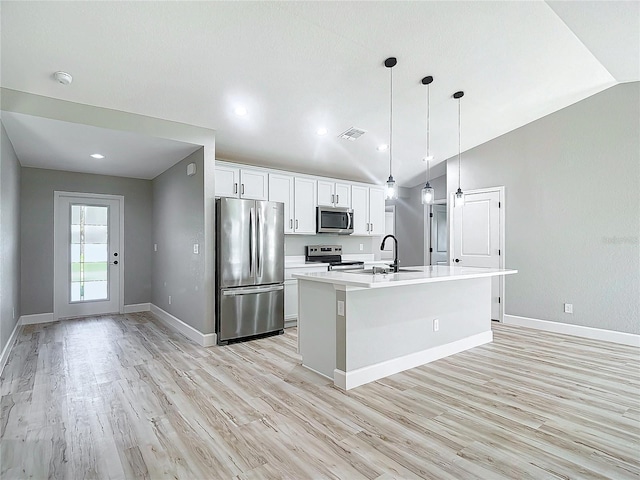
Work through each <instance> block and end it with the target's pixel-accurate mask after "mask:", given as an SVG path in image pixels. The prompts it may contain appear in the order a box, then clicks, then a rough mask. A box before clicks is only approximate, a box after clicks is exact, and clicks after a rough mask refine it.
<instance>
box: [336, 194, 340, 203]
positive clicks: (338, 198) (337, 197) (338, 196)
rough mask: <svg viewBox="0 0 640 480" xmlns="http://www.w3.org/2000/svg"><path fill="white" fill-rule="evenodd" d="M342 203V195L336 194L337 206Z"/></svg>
mask: <svg viewBox="0 0 640 480" xmlns="http://www.w3.org/2000/svg"><path fill="white" fill-rule="evenodd" d="M338 203H340V195H338V194H337V193H336V205H337V204H338Z"/></svg>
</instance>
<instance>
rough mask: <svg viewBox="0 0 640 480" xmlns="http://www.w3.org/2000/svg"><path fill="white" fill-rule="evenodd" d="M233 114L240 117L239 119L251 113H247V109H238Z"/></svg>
mask: <svg viewBox="0 0 640 480" xmlns="http://www.w3.org/2000/svg"><path fill="white" fill-rule="evenodd" d="M233 113H235V114H236V115H238V116H239V117H244V116H245V115H246V114H247V113H249V112H248V111H247V109H246V108H245V107H236V108H235V109H234V110H233Z"/></svg>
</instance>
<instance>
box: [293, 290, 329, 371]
mask: <svg viewBox="0 0 640 480" xmlns="http://www.w3.org/2000/svg"><path fill="white" fill-rule="evenodd" d="M298 335H299V345H300V355H301V356H302V365H303V366H305V367H307V368H309V369H310V370H313V371H314V372H317V373H319V374H321V375H324V376H325V377H328V378H330V379H331V380H333V371H334V369H335V368H336V291H335V289H334V287H333V285H332V284H330V283H321V282H314V281H308V280H305V279H303V278H299V279H298Z"/></svg>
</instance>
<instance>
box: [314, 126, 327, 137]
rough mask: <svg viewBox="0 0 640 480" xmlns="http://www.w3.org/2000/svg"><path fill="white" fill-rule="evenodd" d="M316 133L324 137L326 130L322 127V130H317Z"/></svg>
mask: <svg viewBox="0 0 640 480" xmlns="http://www.w3.org/2000/svg"><path fill="white" fill-rule="evenodd" d="M316 133H317V134H318V135H326V134H327V129H326V128H324V127H323V128H319V129H318V130H317V131H316Z"/></svg>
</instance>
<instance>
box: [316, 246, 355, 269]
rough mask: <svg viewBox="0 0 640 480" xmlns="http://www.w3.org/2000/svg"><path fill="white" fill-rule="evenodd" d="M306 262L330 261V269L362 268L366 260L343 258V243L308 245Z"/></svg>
mask: <svg viewBox="0 0 640 480" xmlns="http://www.w3.org/2000/svg"><path fill="white" fill-rule="evenodd" d="M305 261H306V263H328V264H329V270H362V269H364V262H362V261H358V260H342V245H307V246H306V247H305Z"/></svg>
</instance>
